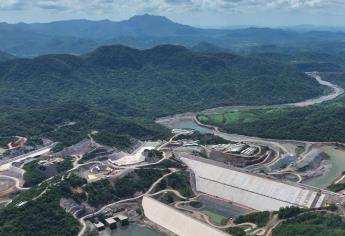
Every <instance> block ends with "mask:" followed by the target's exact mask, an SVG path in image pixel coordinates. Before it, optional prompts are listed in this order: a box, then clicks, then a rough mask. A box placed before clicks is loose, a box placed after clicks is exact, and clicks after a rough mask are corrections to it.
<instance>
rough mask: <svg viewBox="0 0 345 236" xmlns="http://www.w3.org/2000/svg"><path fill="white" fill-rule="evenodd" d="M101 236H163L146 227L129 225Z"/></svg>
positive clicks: (108, 231)
mask: <svg viewBox="0 0 345 236" xmlns="http://www.w3.org/2000/svg"><path fill="white" fill-rule="evenodd" d="M101 235H102V236H163V234H160V233H158V232H156V231H154V230H152V229H150V228H148V227H144V226H139V225H135V224H131V225H128V226H120V227H118V228H117V229H114V230H111V231H110V230H109V229H107V230H106V231H105V232H103V233H101Z"/></svg>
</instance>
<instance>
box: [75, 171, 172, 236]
mask: <svg viewBox="0 0 345 236" xmlns="http://www.w3.org/2000/svg"><path fill="white" fill-rule="evenodd" d="M176 172H178V170H172V171H171V172H170V173H168V174H165V175H163V176H162V177H161V178H159V179H158V180H157V181H155V182H154V183H153V184H152V185H151V187H150V188H149V189H148V190H147V191H146V193H144V194H142V195H140V196H137V197H134V198H128V199H124V200H121V201H117V202H113V203H110V204H108V205H105V206H103V207H102V208H101V209H100V210H98V211H97V212H94V213H92V214H89V215H86V216H83V217H82V218H80V219H79V222H80V223H81V225H82V228H81V230H80V231H79V233H78V236H83V235H84V234H85V232H86V229H87V225H86V223H85V219H87V218H90V217H92V216H94V215H97V214H99V213H101V212H102V211H104V210H105V209H106V208H108V207H113V206H115V205H118V204H120V203H124V202H130V201H135V200H138V199H140V198H142V197H144V196H146V195H150V192H151V191H152V190H153V189H154V188H155V187H156V186H157V185H158V184H159V183H160V182H161V181H162V180H163V179H165V178H166V177H168V176H170V175H172V174H174V173H176Z"/></svg>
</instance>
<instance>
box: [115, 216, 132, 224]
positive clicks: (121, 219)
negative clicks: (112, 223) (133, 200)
mask: <svg viewBox="0 0 345 236" xmlns="http://www.w3.org/2000/svg"><path fill="white" fill-rule="evenodd" d="M115 219H116V220H118V221H119V222H121V225H122V226H124V225H128V224H129V221H128V217H127V216H125V215H121V214H119V215H116V216H115Z"/></svg>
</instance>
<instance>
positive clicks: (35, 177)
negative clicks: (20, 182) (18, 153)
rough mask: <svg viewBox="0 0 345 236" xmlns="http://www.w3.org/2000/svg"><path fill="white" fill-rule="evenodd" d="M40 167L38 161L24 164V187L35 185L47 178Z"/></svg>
mask: <svg viewBox="0 0 345 236" xmlns="http://www.w3.org/2000/svg"><path fill="white" fill-rule="evenodd" d="M40 168H41V167H40V165H38V161H32V162H29V163H28V164H26V165H25V166H24V168H23V169H24V170H25V173H24V181H25V183H24V187H31V186H35V185H37V184H39V183H41V182H42V181H43V180H45V179H46V178H47V177H46V176H45V175H44V174H43V172H42V170H41V169H40Z"/></svg>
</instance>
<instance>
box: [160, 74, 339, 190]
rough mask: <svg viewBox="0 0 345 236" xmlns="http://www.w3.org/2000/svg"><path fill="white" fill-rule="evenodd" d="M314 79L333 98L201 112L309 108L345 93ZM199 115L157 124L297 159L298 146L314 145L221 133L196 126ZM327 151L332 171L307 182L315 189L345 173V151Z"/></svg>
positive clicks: (165, 120)
mask: <svg viewBox="0 0 345 236" xmlns="http://www.w3.org/2000/svg"><path fill="white" fill-rule="evenodd" d="M312 76H313V78H314V79H316V80H317V81H318V82H319V83H320V84H322V85H324V86H328V87H330V88H331V89H332V93H330V94H329V95H325V96H321V97H319V98H314V99H308V100H306V101H302V102H297V103H292V104H281V105H272V106H229V107H220V108H214V109H208V110H204V111H202V112H200V113H206V114H210V113H222V112H226V111H238V110H250V109H267V108H282V107H305V106H311V105H314V104H319V103H322V102H325V101H329V100H332V99H335V98H336V97H338V96H340V95H342V94H343V93H344V89H342V88H340V87H339V86H337V85H334V84H332V83H330V82H328V81H324V80H322V79H321V77H320V76H319V75H317V74H313V75H312ZM195 115H196V114H193V113H186V114H179V115H176V116H173V117H166V118H162V119H158V120H157V122H158V123H160V124H162V125H164V126H166V127H168V128H171V129H174V128H177V129H183V128H184V129H194V130H196V131H199V132H200V133H203V134H205V133H212V134H214V135H217V136H220V137H222V138H224V139H226V140H230V141H235V142H241V141H245V142H253V143H261V144H263V145H267V146H269V147H271V148H272V149H274V150H283V151H284V152H285V153H287V154H288V155H291V156H294V155H296V152H297V151H296V150H297V146H296V144H297V143H300V144H308V143H309V144H310V143H311V142H303V141H297V140H291V141H288V140H273V139H263V138H259V137H249V136H244V135H238V134H230V133H224V132H220V131H216V130H214V129H213V128H211V127H210V128H209V127H205V126H201V125H199V124H197V123H196V121H195V120H194V117H195ZM322 149H323V151H324V152H326V153H327V154H328V155H329V156H330V157H331V159H330V162H331V165H332V167H331V169H330V170H329V171H327V172H326V173H325V174H323V175H322V176H319V177H315V178H312V179H310V180H308V181H306V182H305V183H306V184H308V185H311V186H315V187H319V188H326V187H327V186H329V185H330V184H331V183H332V182H333V181H334V180H335V179H336V178H337V177H338V176H339V175H340V174H341V173H342V172H343V171H345V151H342V150H338V149H335V148H334V147H332V146H329V145H323V147H322Z"/></svg>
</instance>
